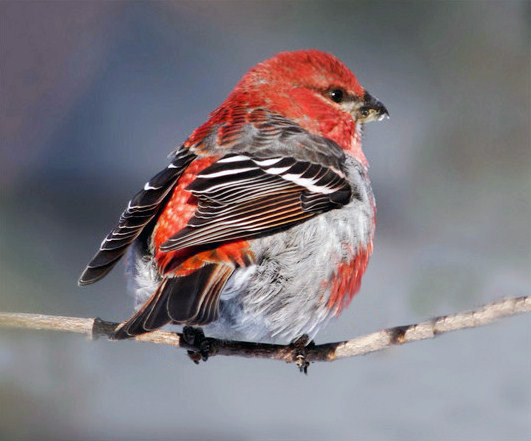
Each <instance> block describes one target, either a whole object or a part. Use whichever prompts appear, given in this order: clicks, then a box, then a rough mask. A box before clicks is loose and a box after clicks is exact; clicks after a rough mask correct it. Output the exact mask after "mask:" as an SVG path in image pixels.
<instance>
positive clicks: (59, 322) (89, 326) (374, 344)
mask: <svg viewBox="0 0 531 441" xmlns="http://www.w3.org/2000/svg"><path fill="white" fill-rule="evenodd" d="M528 312H531V296H526V297H515V298H510V299H505V300H500V301H497V302H494V303H491V304H488V305H485V306H482V307H480V308H478V309H476V310H473V311H468V312H458V313H456V314H451V315H446V316H441V317H436V318H433V319H431V320H427V321H425V322H421V323H417V324H412V325H406V326H396V327H394V328H389V329H385V330H382V331H379V332H374V333H372V334H368V335H365V336H362V337H358V338H354V339H352V340H346V341H341V342H336V343H326V344H321V345H308V346H307V347H306V348H305V349H304V358H305V360H306V361H307V362H312V361H334V360H338V359H340V358H347V357H355V356H358V355H365V354H369V353H371V352H376V351H381V350H383V349H386V348H389V347H391V346H393V345H401V344H405V343H412V342H414V341H419V340H426V339H429V338H434V337H436V336H438V335H441V334H445V333H447V332H451V331H457V330H459V329H466V328H476V327H479V326H484V325H487V324H489V323H492V322H494V321H496V320H498V319H501V318H505V317H510V316H513V315H516V314H522V313H528ZM116 326H118V323H112V322H106V321H103V320H101V319H98V318H96V319H84V318H77V317H61V316H50V315H41V314H22V313H0V328H23V329H36V330H49V331H63V332H74V333H78V334H85V335H87V336H89V337H91V338H97V337H100V336H105V337H110V336H111V335H112V332H113V331H114V329H115V328H116ZM134 340H136V341H142V342H151V343H158V344H166V345H171V346H175V347H179V348H184V349H188V350H197V348H196V347H193V346H191V345H189V344H187V343H186V342H185V340H184V339H183V337H182V334H181V333H175V332H169V331H153V332H150V333H147V334H143V335H139V336H137V337H135V338H134ZM208 342H209V344H210V346H211V348H212V350H213V351H212V353H211V355H228V356H239V357H248V358H267V359H273V360H283V361H286V362H296V361H298V359H299V357H300V355H301V352H300V351H301V349H300V347H297V346H296V345H293V344H292V345H285V346H283V345H273V344H265V343H249V342H241V341H225V340H217V339H210V338H209V339H208Z"/></svg>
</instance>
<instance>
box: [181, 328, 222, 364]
mask: <svg viewBox="0 0 531 441" xmlns="http://www.w3.org/2000/svg"><path fill="white" fill-rule="evenodd" d="M182 335H183V340H184V342H185V343H186V344H187V346H189V347H190V348H191V349H189V350H188V357H189V358H190V360H192V361H193V362H194V363H195V364H199V362H200V361H207V360H208V358H209V357H210V356H211V355H215V353H216V347H215V345H214V341H215V340H214V339H212V338H208V337H205V333H204V332H203V330H202V329H201V328H194V327H192V326H185V327H184V328H183V334H182Z"/></svg>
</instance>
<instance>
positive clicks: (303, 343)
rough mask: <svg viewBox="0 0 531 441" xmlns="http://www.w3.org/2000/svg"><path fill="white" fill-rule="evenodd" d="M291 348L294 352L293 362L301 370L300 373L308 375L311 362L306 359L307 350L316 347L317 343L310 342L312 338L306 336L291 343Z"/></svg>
mask: <svg viewBox="0 0 531 441" xmlns="http://www.w3.org/2000/svg"><path fill="white" fill-rule="evenodd" d="M290 346H291V347H292V348H293V350H294V356H293V361H294V362H295V364H296V365H297V367H298V368H299V372H301V373H304V374H305V375H308V367H309V366H310V362H309V361H308V360H307V359H306V349H307V348H308V347H311V346H315V343H314V342H313V341H310V337H308V336H307V335H306V334H304V335H302V336H300V337H299V338H297V339H295V340H293V341H292V342H291V343H290Z"/></svg>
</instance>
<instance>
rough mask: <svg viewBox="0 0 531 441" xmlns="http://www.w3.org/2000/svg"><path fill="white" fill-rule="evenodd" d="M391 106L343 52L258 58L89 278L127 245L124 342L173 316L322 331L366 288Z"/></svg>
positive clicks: (278, 337) (283, 331)
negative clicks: (372, 131) (380, 136)
mask: <svg viewBox="0 0 531 441" xmlns="http://www.w3.org/2000/svg"><path fill="white" fill-rule="evenodd" d="M387 115H388V112H387V110H386V108H385V107H384V106H383V104H382V103H380V102H379V101H378V100H376V99H375V98H373V97H372V96H371V95H370V94H369V93H367V91H366V90H365V89H364V88H363V87H362V86H361V85H360V84H359V83H358V81H357V79H356V77H355V76H354V75H353V74H352V72H351V71H350V70H349V69H348V68H347V67H346V66H345V65H344V64H343V63H342V62H341V61H339V60H338V59H337V58H335V57H334V56H332V55H330V54H327V53H324V52H321V51H317V50H300V51H294V52H283V53H280V54H278V55H276V56H275V57H273V58H271V59H268V60H266V61H264V62H262V63H260V64H258V65H257V66H255V67H253V68H252V69H251V70H250V71H249V72H248V73H247V74H246V75H245V76H244V77H243V78H242V79H241V80H240V82H239V83H238V84H237V85H236V87H235V88H234V90H233V91H232V92H231V93H230V95H229V96H228V97H227V99H226V100H225V102H224V103H223V104H222V105H221V106H220V107H218V108H217V109H216V110H215V111H214V112H213V113H212V114H211V116H210V118H209V119H208V121H207V122H206V123H204V124H203V125H202V126H200V127H199V128H198V129H196V130H195V131H194V132H193V133H192V135H191V136H190V137H189V138H188V139H187V140H186V142H185V143H184V144H183V145H182V146H181V147H180V148H178V149H177V150H176V151H175V152H174V153H173V155H172V157H171V162H170V164H169V165H168V166H167V167H166V168H165V169H164V170H162V171H161V172H160V173H158V174H157V175H155V176H154V177H153V178H152V179H151V180H149V181H148V182H147V183H146V184H145V185H144V188H143V189H142V190H141V191H140V192H139V193H137V194H136V195H135V196H134V197H133V199H132V200H131V201H130V202H129V204H128V206H127V208H126V209H125V211H124V212H123V214H122V216H121V217H120V220H119V222H118V225H117V226H116V227H115V228H114V229H113V230H112V231H111V232H110V233H109V235H108V236H107V237H106V238H105V239H104V241H103V242H102V244H101V247H100V249H99V251H98V252H97V254H96V255H95V256H94V258H93V259H92V260H91V262H90V263H89V264H88V266H87V268H86V269H85V271H84V272H83V274H82V276H81V278H80V280H79V284H80V285H88V284H90V283H93V282H96V281H97V280H100V279H101V278H102V277H104V276H105V275H106V274H107V273H108V272H109V271H110V270H111V269H112V268H113V267H114V265H115V264H116V263H117V261H118V260H119V259H120V258H121V257H122V256H123V255H124V254H125V253H126V251H127V250H128V249H129V252H128V254H129V262H130V272H131V274H132V277H133V278H134V281H135V284H136V295H137V303H138V305H139V308H138V310H137V312H136V313H135V314H134V315H133V317H131V318H130V319H129V320H128V321H126V322H124V323H123V324H121V325H120V327H119V328H118V329H117V331H116V332H115V335H114V337H115V338H118V339H121V338H128V337H132V336H135V335H138V334H142V333H145V332H149V331H152V330H154V329H157V328H160V327H161V326H164V325H166V324H169V323H171V324H184V325H189V326H205V328H204V329H205V330H206V331H207V333H208V334H209V335H210V336H214V337H220V338H225V339H227V338H230V339H241V340H250V341H278V342H289V341H293V340H294V339H297V338H299V337H301V336H303V335H308V336H309V337H311V338H313V336H315V334H316V333H317V331H318V330H319V329H320V328H321V327H322V326H323V325H324V324H325V323H326V322H327V321H328V320H329V319H330V318H331V317H334V316H337V315H338V314H339V313H340V312H341V311H342V310H343V309H344V308H345V307H346V306H347V305H348V304H349V303H350V301H351V299H352V297H353V295H354V294H355V293H356V292H357V291H358V289H359V287H360V282H361V278H362V275H363V272H364V271H365V268H366V266H367V262H368V259H369V256H370V254H371V251H372V239H373V234H374V227H375V204H374V198H373V194H372V190H371V186H370V181H369V178H368V175H367V166H368V165H367V159H366V158H365V155H364V154H363V151H362V149H361V132H362V127H363V124H364V123H366V122H369V121H373V120H380V119H382V118H384V117H385V116H387Z"/></svg>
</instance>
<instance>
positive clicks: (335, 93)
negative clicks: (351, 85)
mask: <svg viewBox="0 0 531 441" xmlns="http://www.w3.org/2000/svg"><path fill="white" fill-rule="evenodd" d="M328 96H329V97H330V99H331V100H332V101H333V102H334V103H340V102H342V101H343V99H344V98H345V92H344V91H343V89H332V90H329V91H328Z"/></svg>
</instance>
